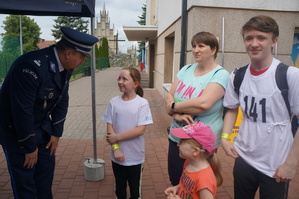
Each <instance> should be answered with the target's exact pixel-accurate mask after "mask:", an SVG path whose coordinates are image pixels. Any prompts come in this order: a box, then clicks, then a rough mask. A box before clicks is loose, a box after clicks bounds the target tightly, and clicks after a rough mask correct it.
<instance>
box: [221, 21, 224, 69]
mask: <svg viewBox="0 0 299 199" xmlns="http://www.w3.org/2000/svg"><path fill="white" fill-rule="evenodd" d="M221 40H222V41H221V46H222V47H221V48H222V67H224V17H222V39H221Z"/></svg>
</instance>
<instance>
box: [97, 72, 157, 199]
mask: <svg viewBox="0 0 299 199" xmlns="http://www.w3.org/2000/svg"><path fill="white" fill-rule="evenodd" d="M117 80H118V86H119V90H120V91H121V92H123V94H122V95H121V96H116V97H113V98H112V99H111V100H110V103H109V106H108V108H107V110H106V112H105V113H104V115H103V117H102V119H103V120H104V121H105V122H107V135H106V140H107V142H108V143H109V144H110V145H111V160H112V169H113V173H114V177H115V183H116V191H115V193H116V196H117V198H118V199H125V198H127V183H128V184H129V187H130V194H131V196H130V198H132V199H137V198H139V197H140V196H141V194H140V190H141V189H140V187H141V181H140V179H141V173H142V164H143V163H144V159H145V158H144V135H143V134H144V132H145V129H146V126H147V125H149V124H152V123H153V120H152V115H151V111H150V107H149V104H148V101H147V100H146V99H144V98H143V97H142V96H143V89H142V88H141V86H140V82H141V75H140V73H139V71H138V70H137V69H136V68H133V67H128V68H123V69H122V71H121V72H120V75H119V77H118V79H117Z"/></svg>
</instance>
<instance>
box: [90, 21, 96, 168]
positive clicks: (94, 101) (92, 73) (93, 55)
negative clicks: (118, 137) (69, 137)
mask: <svg viewBox="0 0 299 199" xmlns="http://www.w3.org/2000/svg"><path fill="white" fill-rule="evenodd" d="M90 28H91V31H90V32H91V35H94V17H91V25H90ZM95 65H96V60H95V50H94V46H93V47H92V62H91V92H92V98H91V101H92V132H93V154H94V156H93V161H94V164H96V163H97V132H96V106H95V104H96V100H95V98H96V97H95V96H96V95H95Z"/></svg>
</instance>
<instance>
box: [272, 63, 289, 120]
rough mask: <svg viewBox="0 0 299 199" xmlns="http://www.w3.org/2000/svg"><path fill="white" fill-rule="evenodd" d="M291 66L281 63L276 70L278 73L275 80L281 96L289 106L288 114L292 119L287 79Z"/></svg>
mask: <svg viewBox="0 0 299 199" xmlns="http://www.w3.org/2000/svg"><path fill="white" fill-rule="evenodd" d="M288 68H289V66H288V65H286V64H284V63H280V64H279V65H278V66H277V68H276V72H275V80H276V84H277V87H278V88H279V90H280V92H281V95H282V97H283V100H284V102H285V104H286V106H287V109H288V112H289V115H290V117H291V116H292V115H291V107H290V102H289V98H288V95H289V86H288V79H287V71H288Z"/></svg>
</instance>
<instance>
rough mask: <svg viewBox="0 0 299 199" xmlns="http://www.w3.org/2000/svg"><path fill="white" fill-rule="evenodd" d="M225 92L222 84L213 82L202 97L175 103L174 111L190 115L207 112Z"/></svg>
mask: <svg viewBox="0 0 299 199" xmlns="http://www.w3.org/2000/svg"><path fill="white" fill-rule="evenodd" d="M224 92H225V90H224V88H223V87H222V86H221V85H220V84H218V83H214V82H211V83H209V84H208V85H207V86H206V88H205V89H204V91H203V93H202V94H201V96H200V97H196V98H192V99H189V100H186V101H182V102H178V103H175V110H174V111H175V112H179V113H182V112H183V113H187V114H190V115H194V114H198V113H202V112H205V111H207V110H209V109H210V108H212V106H214V105H215V103H216V102H217V101H219V100H220V99H221V98H222V97H223V96H224ZM172 113H173V112H172Z"/></svg>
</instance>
